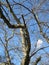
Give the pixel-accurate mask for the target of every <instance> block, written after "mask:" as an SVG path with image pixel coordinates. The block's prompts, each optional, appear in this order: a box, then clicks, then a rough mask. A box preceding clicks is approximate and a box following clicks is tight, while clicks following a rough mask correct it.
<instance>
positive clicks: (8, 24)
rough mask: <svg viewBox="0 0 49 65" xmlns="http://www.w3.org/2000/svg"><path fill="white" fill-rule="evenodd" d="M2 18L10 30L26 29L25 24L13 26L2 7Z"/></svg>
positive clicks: (0, 13)
mask: <svg viewBox="0 0 49 65" xmlns="http://www.w3.org/2000/svg"><path fill="white" fill-rule="evenodd" d="M0 18H2V19H3V20H4V22H5V23H6V24H7V26H8V27H9V28H24V25H23V24H17V25H12V24H11V23H10V22H9V21H8V19H7V18H6V17H5V16H4V14H3V12H2V9H1V7H0Z"/></svg>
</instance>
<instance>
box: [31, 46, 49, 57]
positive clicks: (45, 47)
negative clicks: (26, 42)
mask: <svg viewBox="0 0 49 65" xmlns="http://www.w3.org/2000/svg"><path fill="white" fill-rule="evenodd" d="M48 47H49V46H46V47H42V48H40V49H38V50H37V51H35V52H33V53H32V54H31V56H30V58H31V57H32V56H34V55H35V54H36V53H37V52H38V51H40V50H43V49H45V48H48Z"/></svg>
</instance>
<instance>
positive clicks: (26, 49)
mask: <svg viewBox="0 0 49 65" xmlns="http://www.w3.org/2000/svg"><path fill="white" fill-rule="evenodd" d="M20 33H21V36H22V51H23V54H24V57H23V58H22V62H21V65H29V62H30V56H29V54H30V49H31V44H30V37H29V32H28V29H27V27H25V28H24V29H22V28H21V29H20Z"/></svg>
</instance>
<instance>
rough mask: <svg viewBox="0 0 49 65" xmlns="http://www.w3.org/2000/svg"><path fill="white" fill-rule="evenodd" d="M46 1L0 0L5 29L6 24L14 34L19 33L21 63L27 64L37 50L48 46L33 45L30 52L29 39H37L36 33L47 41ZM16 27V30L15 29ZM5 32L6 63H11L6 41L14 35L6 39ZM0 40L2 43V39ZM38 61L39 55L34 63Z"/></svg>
mask: <svg viewBox="0 0 49 65" xmlns="http://www.w3.org/2000/svg"><path fill="white" fill-rule="evenodd" d="M11 2H12V3H11ZM48 2H49V1H48V0H39V1H38V0H37V1H36V0H22V1H21V0H18V2H17V1H15V0H12V1H9V0H5V2H4V1H0V19H2V20H3V22H4V26H5V29H6V26H8V28H9V29H11V30H14V35H15V36H16V35H19V36H18V38H20V40H21V42H19V43H21V45H22V46H21V52H23V55H22V56H23V58H22V60H21V65H29V64H30V62H31V58H32V57H33V56H35V55H36V53H37V52H38V51H40V50H43V49H44V48H48V47H49V46H45V47H42V48H39V49H37V48H36V47H37V45H35V49H33V52H32V53H31V47H32V44H31V39H32V41H33V40H34V39H35V38H36V39H37V37H38V34H39V36H41V37H42V38H44V39H45V40H46V41H47V43H49V20H48V14H49V8H48ZM44 15H45V16H44ZM46 15H47V16H46ZM42 17H43V19H42ZM44 17H46V18H44ZM5 24H6V25H5ZM17 29H18V31H16V30H17ZM4 31H5V30H4ZM6 34H7V33H6V31H5V41H6V44H5V45H4V47H5V54H6V58H7V63H8V65H11V59H10V55H9V50H8V42H9V40H10V39H12V38H13V37H14V35H12V36H11V37H10V38H8V39H7V37H6ZM33 35H34V36H33ZM32 37H33V38H32ZM0 40H1V42H2V43H3V41H2V39H0ZM3 44H4V43H3ZM33 48H34V47H33ZM12 49H14V50H15V48H11V49H10V50H12ZM39 61H41V56H39V57H38V58H37V60H36V61H35V63H34V65H37V64H38V62H39Z"/></svg>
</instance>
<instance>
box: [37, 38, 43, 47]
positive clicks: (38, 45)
mask: <svg viewBox="0 0 49 65" xmlns="http://www.w3.org/2000/svg"><path fill="white" fill-rule="evenodd" d="M42 43H43V41H42V40H41V39H38V41H37V48H40V47H41V45H42Z"/></svg>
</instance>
